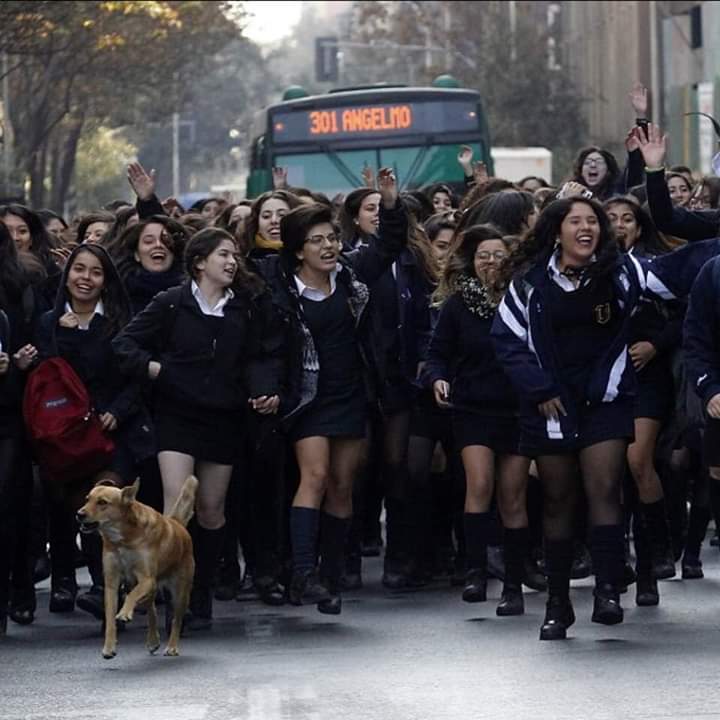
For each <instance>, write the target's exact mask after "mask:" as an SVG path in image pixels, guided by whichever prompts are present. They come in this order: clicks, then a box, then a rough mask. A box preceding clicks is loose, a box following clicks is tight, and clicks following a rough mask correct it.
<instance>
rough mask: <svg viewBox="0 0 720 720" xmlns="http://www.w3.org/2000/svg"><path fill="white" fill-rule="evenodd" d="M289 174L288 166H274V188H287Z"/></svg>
mask: <svg viewBox="0 0 720 720" xmlns="http://www.w3.org/2000/svg"><path fill="white" fill-rule="evenodd" d="M287 175H288V170H287V168H284V167H274V168H273V169H272V179H273V190H285V188H287V186H288V184H287Z"/></svg>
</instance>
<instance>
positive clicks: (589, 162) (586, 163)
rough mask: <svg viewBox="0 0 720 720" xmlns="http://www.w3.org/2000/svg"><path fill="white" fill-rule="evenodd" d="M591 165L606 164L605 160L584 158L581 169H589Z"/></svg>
mask: <svg viewBox="0 0 720 720" xmlns="http://www.w3.org/2000/svg"><path fill="white" fill-rule="evenodd" d="M591 165H607V163H606V162H605V158H585V160H584V161H583V167H590V166H591Z"/></svg>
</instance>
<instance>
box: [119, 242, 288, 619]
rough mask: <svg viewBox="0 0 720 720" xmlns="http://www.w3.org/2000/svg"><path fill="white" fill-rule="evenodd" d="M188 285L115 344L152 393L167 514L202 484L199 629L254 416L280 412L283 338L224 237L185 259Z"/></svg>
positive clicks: (258, 286) (196, 590) (198, 245)
mask: <svg viewBox="0 0 720 720" xmlns="http://www.w3.org/2000/svg"><path fill="white" fill-rule="evenodd" d="M185 271H186V273H187V276H188V279H187V280H186V281H185V283H184V284H183V285H181V286H180V287H176V288H172V289H171V290H168V291H166V292H163V293H160V294H159V295H157V296H156V297H155V298H154V299H153V300H152V302H151V303H150V304H149V305H148V306H147V307H146V308H145V309H144V310H143V311H142V312H141V313H140V314H139V315H137V316H136V317H135V318H134V319H133V320H132V322H131V323H130V324H129V325H128V326H127V327H126V328H125V329H124V331H123V332H122V333H121V334H120V335H119V336H118V337H117V338H116V339H115V341H114V343H113V345H114V348H115V352H116V354H117V357H118V360H119V362H120V365H121V367H122V368H123V370H124V371H125V372H127V373H128V374H129V375H131V376H132V377H135V378H137V379H138V380H143V381H146V380H150V381H151V382H152V383H153V385H154V390H155V395H154V397H155V400H154V420H155V431H156V438H157V451H158V461H159V464H160V473H161V476H162V483H163V490H164V501H165V508H170V507H172V505H173V503H174V502H175V500H176V498H177V496H178V494H179V493H180V490H181V488H182V485H183V483H184V482H185V480H186V478H187V477H188V475H191V474H194V475H196V476H197V477H198V480H199V481H200V487H199V490H198V502H197V527H196V529H195V536H194V543H193V544H194V553H195V564H196V566H195V580H194V584H193V591H192V595H191V599H190V612H191V617H190V618H188V621H187V622H188V624H189V625H190V627H192V628H193V629H201V628H205V627H209V626H210V624H211V622H212V587H211V586H212V580H213V573H214V571H215V567H216V565H217V561H218V557H219V554H220V551H221V548H222V544H223V535H224V532H225V497H226V494H227V490H228V485H229V483H230V476H231V474H232V468H233V464H234V462H235V461H236V456H237V451H238V448H239V447H240V446H241V444H242V439H243V435H244V433H245V432H246V430H247V417H246V413H247V411H248V409H253V410H255V411H256V412H259V413H261V414H273V413H276V412H277V410H278V407H279V392H280V387H279V381H280V378H281V375H282V367H283V355H282V349H283V348H282V335H281V333H279V332H277V331H276V330H275V325H274V316H273V315H272V314H271V307H270V303H269V297H268V296H267V295H266V294H265V293H264V291H263V285H262V282H261V281H260V280H259V278H257V277H256V276H254V275H251V274H250V273H249V272H248V271H247V270H246V269H245V266H244V265H243V263H242V260H241V258H240V256H239V254H238V248H237V245H236V243H235V240H234V239H233V237H232V236H231V235H230V234H229V233H227V232H226V231H224V230H222V229H220V228H206V229H205V230H202V231H200V232H199V233H197V234H196V235H195V236H194V237H193V238H192V239H191V240H190V242H189V243H188V245H187V248H186V250H185Z"/></svg>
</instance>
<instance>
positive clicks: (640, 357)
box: [629, 340, 657, 370]
mask: <svg viewBox="0 0 720 720" xmlns="http://www.w3.org/2000/svg"><path fill="white" fill-rule="evenodd" d="M629 352H630V357H631V358H632V361H633V365H634V366H635V369H636V370H642V369H643V368H644V367H645V366H646V365H647V364H648V363H649V362H650V361H651V360H652V359H653V358H654V357H655V356H656V355H657V350H656V349H655V346H654V345H653V344H652V343H651V342H647V341H645V340H641V341H640V342H636V343H635V344H634V345H632V346H631V347H630V351H629Z"/></svg>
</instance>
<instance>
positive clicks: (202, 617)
mask: <svg viewBox="0 0 720 720" xmlns="http://www.w3.org/2000/svg"><path fill="white" fill-rule="evenodd" d="M224 538H225V526H224V525H223V526H222V527H219V528H216V529H214V530H210V529H208V528H204V527H202V526H201V525H199V524H196V525H195V527H194V528H193V555H194V556H195V577H194V579H193V588H192V592H191V593H190V606H189V614H188V616H187V617H186V618H185V625H184V627H185V629H186V630H206V629H207V628H209V627H211V625H212V603H213V594H212V583H213V578H214V576H215V568H216V567H217V564H218V560H219V559H220V553H221V552H222V546H223V541H224Z"/></svg>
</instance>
